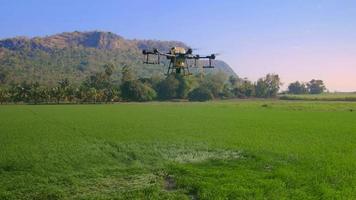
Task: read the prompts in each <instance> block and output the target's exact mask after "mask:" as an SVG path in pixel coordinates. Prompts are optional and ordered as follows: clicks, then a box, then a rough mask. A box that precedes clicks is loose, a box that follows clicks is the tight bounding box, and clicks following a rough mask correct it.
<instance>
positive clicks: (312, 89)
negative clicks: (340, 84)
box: [307, 79, 326, 94]
mask: <svg viewBox="0 0 356 200" xmlns="http://www.w3.org/2000/svg"><path fill="white" fill-rule="evenodd" d="M307 87H308V90H309V93H310V94H321V93H323V92H324V91H325V90H326V87H325V85H324V82H323V81H322V80H315V79H313V80H311V81H310V82H309V83H308V84H307Z"/></svg>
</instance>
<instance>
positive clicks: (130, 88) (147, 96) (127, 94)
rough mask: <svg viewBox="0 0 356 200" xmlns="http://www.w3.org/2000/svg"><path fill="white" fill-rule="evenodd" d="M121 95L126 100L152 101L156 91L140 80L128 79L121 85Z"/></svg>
mask: <svg viewBox="0 0 356 200" xmlns="http://www.w3.org/2000/svg"><path fill="white" fill-rule="evenodd" d="M120 88H121V97H122V98H123V99H124V100H126V101H152V100H153V99H155V98H156V92H155V91H154V90H153V89H152V88H151V87H149V86H148V85H146V84H143V83H142V82H141V81H139V80H132V81H126V82H124V83H123V84H122V85H121V87H120Z"/></svg>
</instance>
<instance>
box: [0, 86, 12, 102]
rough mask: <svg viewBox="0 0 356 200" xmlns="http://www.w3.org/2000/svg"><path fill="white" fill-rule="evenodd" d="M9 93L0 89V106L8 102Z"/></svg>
mask: <svg viewBox="0 0 356 200" xmlns="http://www.w3.org/2000/svg"><path fill="white" fill-rule="evenodd" d="M9 96H10V95H9V92H8V90H6V89H3V88H0V104H3V103H5V102H7V101H8V100H9Z"/></svg>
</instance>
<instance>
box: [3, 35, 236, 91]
mask: <svg viewBox="0 0 356 200" xmlns="http://www.w3.org/2000/svg"><path fill="white" fill-rule="evenodd" d="M172 46H182V47H186V48H188V45H186V44H184V43H182V42H179V41H159V40H128V39H125V38H123V37H121V36H119V35H116V34H114V33H111V32H99V31H92V32H70V33H61V34H56V35H52V36H46V37H34V38H26V37H16V38H10V39H3V40H0V83H1V84H3V85H6V84H9V83H11V82H21V81H25V80H26V81H38V82H39V83H41V84H47V85H53V84H55V83H56V82H57V81H58V80H60V79H62V78H68V79H69V80H70V81H71V82H73V83H78V82H80V81H82V80H83V79H84V78H85V77H86V76H87V75H88V74H90V73H92V72H96V71H99V70H101V66H102V65H104V64H106V63H109V62H110V63H113V64H114V65H115V66H116V67H117V68H116V69H115V72H114V78H115V79H117V80H118V79H119V77H120V69H121V67H123V66H125V65H130V66H132V67H133V68H134V69H135V71H136V72H137V74H138V76H139V77H149V76H151V75H152V74H163V72H164V66H160V65H154V66H150V65H143V64H142V60H143V56H142V54H141V52H142V49H150V48H158V49H160V50H162V51H167V50H168V49H170V48H171V47H172ZM214 64H215V66H216V68H217V70H216V69H214V71H218V70H221V71H223V72H225V73H227V74H230V75H235V73H234V72H233V70H232V69H231V68H230V67H229V65H227V64H226V63H225V62H223V61H220V60H217V61H215V63H214ZM209 71H210V72H211V71H213V70H209ZM209 71H208V72H209Z"/></svg>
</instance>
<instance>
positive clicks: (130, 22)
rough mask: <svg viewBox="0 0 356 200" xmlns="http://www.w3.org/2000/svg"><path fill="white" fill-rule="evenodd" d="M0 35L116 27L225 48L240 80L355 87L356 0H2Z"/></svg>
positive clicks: (137, 35)
mask: <svg viewBox="0 0 356 200" xmlns="http://www.w3.org/2000/svg"><path fill="white" fill-rule="evenodd" d="M0 10H1V12H0V27H1V28H0V38H9V37H15V36H28V37H34V36H46V35H51V34H56V33H61V32H71V31H91V30H100V31H111V32H114V33H117V34H119V35H121V36H123V37H125V38H128V39H159V40H178V41H183V42H185V43H186V44H188V45H189V46H191V47H193V48H196V49H197V50H196V53H199V54H204V53H205V54H208V53H220V55H219V56H218V59H221V60H224V61H225V62H227V63H228V64H229V65H230V66H231V67H232V68H233V70H234V71H235V72H236V73H237V74H238V75H239V76H240V77H247V78H249V79H251V80H254V81H255V80H257V79H258V78H259V77H262V76H264V75H266V74H267V73H277V74H279V75H280V77H281V79H282V82H283V83H284V86H283V87H284V88H286V87H287V86H288V84H289V83H290V82H293V81H296V80H299V81H310V80H311V79H322V80H324V82H325V84H326V86H327V88H328V89H329V90H330V91H356V1H355V0H220V1H218V0H209V1H204V0H190V1H188V0H180V1H176V0H175V1H169V0H150V1H142V0H130V1H127V0H100V1H99V0H95V1H94V0H92V1H91V0H42V1H41V0H0Z"/></svg>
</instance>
